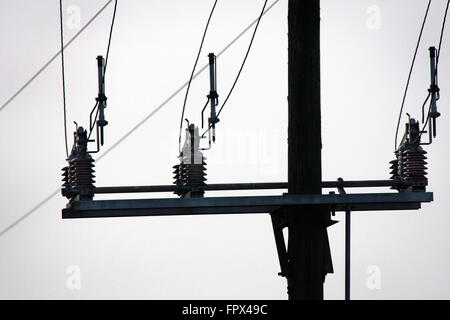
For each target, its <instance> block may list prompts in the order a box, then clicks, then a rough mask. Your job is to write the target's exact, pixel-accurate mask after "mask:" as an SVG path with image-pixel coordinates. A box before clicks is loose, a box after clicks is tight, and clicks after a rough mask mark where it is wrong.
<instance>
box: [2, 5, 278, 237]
mask: <svg viewBox="0 0 450 320" xmlns="http://www.w3.org/2000/svg"><path fill="white" fill-rule="evenodd" d="M111 1H112V0H110V1H109V2H108V3H107V4H106V5H105V6H104V7H103V8H102V9H101V10H100V11H99V12H98V13H97V14H96V15H95V16H94V17H93V18H92V19H91V20H90V21H89V22H88V23H87V24H86V25H85V26H84V27H83V29H82V30H84V28H86V27H87V25H88V24H89V23H91V22H92V21H93V20H94V19H95V18H96V17H97V16H98V15H99V14H100V13H101V11H103V10H104V9H105V8H106V6H107V5H108V4H109V3H110V2H111ZM279 1H280V0H275V1H273V2H272V4H271V5H270V6H269V7H267V10H266V11H265V12H264V14H266V13H267V12H269V10H271V9H272V8H273V7H274V6H275V5H276V4H277V3H278V2H279ZM256 22H257V19H255V20H254V21H252V22H251V23H250V24H249V25H248V26H247V27H246V28H245V29H243V30H242V31H241V32H240V33H239V34H238V35H237V36H236V37H235V38H234V39H233V40H231V41H230V42H229V43H228V44H227V45H226V46H225V47H223V49H222V50H221V51H220V52H219V53H218V54H217V57H219V56H221V55H222V54H223V53H225V52H226V51H227V50H228V49H229V48H231V47H232V46H233V45H234V44H235V43H236V42H237V41H238V40H239V39H240V38H241V37H242V36H243V35H244V34H246V32H247V31H248V30H249V29H250V28H251V27H252V26H253V25H254V24H255V23H256ZM78 34H79V33H78ZM75 37H76V36H75ZM75 37H74V38H75ZM74 38H72V40H71V41H73V40H74ZM69 43H70V41H69ZM69 43H68V44H69ZM68 44H66V47H67V46H68ZM58 54H59V53H58ZM53 60H54V59H53ZM53 60H51V61H53ZM51 61H50V62H51ZM208 66H209V64H205V65H204V66H203V67H202V68H201V69H200V70H199V71H197V72H196V73H195V75H194V77H193V79H195V78H197V77H198V76H199V75H200V74H201V73H202V72H203V71H205V70H206V69H207V68H208ZM44 67H45V66H44ZM187 85H188V83H187V82H185V83H184V84H183V85H181V86H180V87H179V88H178V89H176V90H175V91H174V92H173V93H172V94H171V95H170V96H168V97H167V98H166V100H164V101H163V102H162V103H161V104H160V105H159V106H158V107H156V108H155V109H154V110H153V111H152V112H150V113H149V114H148V115H147V116H145V118H143V119H142V120H141V121H139V122H138V123H137V124H136V125H135V126H134V127H133V128H131V129H130V130H129V131H128V132H127V133H125V134H124V135H123V136H122V137H121V138H120V139H119V140H117V141H116V142H115V143H114V144H113V145H112V146H110V147H109V148H108V149H106V150H105V151H103V153H102V154H101V155H100V156H99V157H98V158H97V159H96V163H98V162H99V161H101V160H102V159H103V158H104V157H105V156H106V155H108V154H109V153H110V152H111V151H113V150H114V149H115V148H117V147H118V146H119V145H120V144H121V143H122V142H124V141H125V140H126V139H127V138H128V137H130V136H131V135H132V134H133V133H134V132H136V130H138V129H139V128H140V127H141V126H143V125H144V123H146V122H147V121H148V120H149V119H151V118H152V117H153V116H154V115H155V114H156V113H157V112H158V111H160V110H162V108H163V107H165V106H167V105H168V103H169V102H170V101H172V100H173V99H174V98H175V97H176V96H177V95H178V94H179V93H180V92H181V91H182V90H183V89H184V88H185V87H186V86H187ZM0 110H1V109H0ZM60 193H61V188H59V187H58V188H57V189H56V190H55V191H53V192H52V193H50V194H49V195H48V196H47V197H46V198H45V199H42V201H41V202H39V203H38V204H36V205H35V206H34V207H33V208H31V209H30V210H28V211H27V212H26V213H25V214H23V215H22V216H20V217H19V218H18V219H17V220H15V221H14V222H13V223H11V224H10V225H8V226H7V227H6V228H4V229H3V230H1V231H0V238H1V237H3V236H4V235H5V234H6V233H8V232H9V231H11V230H12V229H13V228H15V227H16V226H18V225H19V224H20V223H21V222H22V221H24V220H25V219H26V218H28V217H30V216H31V215H32V214H33V213H35V212H36V211H37V210H39V209H40V208H42V206H44V205H45V204H46V203H48V202H49V201H50V200H51V199H53V197H55V196H56V195H57V194H60Z"/></svg>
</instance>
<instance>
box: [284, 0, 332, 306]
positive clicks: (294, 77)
mask: <svg viewBox="0 0 450 320" xmlns="http://www.w3.org/2000/svg"><path fill="white" fill-rule="evenodd" d="M288 37H289V40H288V45H289V50H288V54H289V66H288V79H289V85H288V86H289V88H288V92H289V93H288V94H289V96H288V101H289V102H288V103H289V128H288V144H289V146H288V191H289V194H321V192H322V191H321V190H322V189H321V181H322V172H321V149H322V143H321V119H320V0H308V1H301V0H289V11H288ZM327 214H328V213H327V211H326V209H325V208H321V207H319V206H311V207H308V208H302V209H300V208H298V207H297V208H296V207H290V208H288V217H289V220H290V223H289V240H288V241H289V242H288V259H289V275H288V277H287V278H288V294H289V299H293V300H297V299H323V283H324V281H325V275H326V274H327V273H332V272H333V268H332V263H331V255H330V249H329V244H328V235H327V229H326V228H327V219H328V221H329V214H328V218H327V216H326V215H327Z"/></svg>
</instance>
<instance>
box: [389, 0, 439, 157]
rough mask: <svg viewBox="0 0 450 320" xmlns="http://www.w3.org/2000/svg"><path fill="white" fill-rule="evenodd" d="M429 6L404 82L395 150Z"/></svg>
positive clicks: (428, 9)
mask: <svg viewBox="0 0 450 320" xmlns="http://www.w3.org/2000/svg"><path fill="white" fill-rule="evenodd" d="M430 5H431V0H428V5H427V9H426V11H425V16H424V18H423V22H422V27H421V28H420V33H419V38H418V39H417V44H416V49H415V51H414V56H413V59H412V62H411V67H410V69H409V75H408V80H407V81H406V87H405V91H404V93H403V99H402V104H401V107H400V112H399V114H398V121H397V128H396V130H395V143H394V148H395V150H397V138H398V130H399V128H400V121H401V118H402V114H403V108H404V106H405V101H406V95H407V93H408V88H409V82H410V80H411V75H412V72H413V69H414V64H415V62H416V56H417V51H418V50H419V45H420V40H421V39H422V34H423V29H424V28H425V24H426V21H427V17H428V12H429V11H430Z"/></svg>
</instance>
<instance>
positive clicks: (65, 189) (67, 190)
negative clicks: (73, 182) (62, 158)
mask: <svg viewBox="0 0 450 320" xmlns="http://www.w3.org/2000/svg"><path fill="white" fill-rule="evenodd" d="M62 172H63V173H62V176H63V178H62V182H63V185H62V188H61V193H62V195H63V196H64V197H66V198H67V199H70V197H71V195H70V194H71V186H70V183H69V167H68V166H67V167H64V168H62Z"/></svg>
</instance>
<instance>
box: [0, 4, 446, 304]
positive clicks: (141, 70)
mask: <svg viewBox="0 0 450 320" xmlns="http://www.w3.org/2000/svg"><path fill="white" fill-rule="evenodd" d="M263 2H264V1H263V0H246V1H239V0H224V1H220V0H219V1H218V4H217V7H216V11H215V13H214V16H213V19H212V21H211V25H210V29H209V31H208V34H207V36H206V40H205V46H204V49H203V53H202V55H201V57H200V61H199V67H200V66H203V65H204V64H206V63H207V61H208V60H207V54H208V53H209V52H215V53H218V52H220V51H221V50H222V49H223V48H224V47H225V46H226V45H227V44H228V43H229V42H230V41H231V40H233V39H234V38H235V37H236V36H237V35H238V34H239V33H240V32H241V31H242V30H243V29H244V28H246V27H247V26H248V25H249V23H250V22H251V21H253V20H254V19H255V18H256V17H257V15H258V14H259V12H260V10H261V8H262V5H263ZM105 3H106V1H105V0H103V1H99V0H95V1H87V0H70V1H64V19H65V27H64V35H65V39H66V42H67V41H68V40H69V39H70V38H71V37H72V36H74V35H75V34H76V32H78V31H79V29H80V28H81V27H82V26H83V25H84V24H85V23H87V22H88V21H89V19H90V18H91V17H92V16H93V15H94V14H95V13H96V12H97V11H98V10H100V8H101V7H102V6H103V5H104V4H105ZM271 3H272V1H270V0H269V4H268V5H270V4H271ZM212 4H213V1H212V0H195V1H181V0H170V1H142V0H141V1H139V0H129V1H119V4H118V8H117V17H116V23H115V27H114V34H113V39H112V44H111V52H110V58H109V59H110V60H109V62H108V72H107V75H106V95H107V97H108V108H107V109H106V118H107V120H108V121H109V125H108V126H107V127H106V128H105V135H106V137H105V139H106V142H105V146H104V148H103V151H105V150H107V149H108V148H109V147H111V146H112V145H113V144H114V143H115V142H116V141H118V140H119V139H120V138H121V137H123V136H124V135H125V134H126V133H127V132H129V131H130V130H131V129H132V128H133V127H134V126H136V125H137V124H138V123H140V121H141V120H143V119H144V118H146V117H147V116H148V115H149V114H151V113H152V111H153V110H155V109H156V108H158V106H160V105H161V103H163V102H164V101H165V100H166V99H167V98H168V97H170V96H171V95H172V94H173V93H174V92H175V91H176V90H177V89H178V88H180V87H181V86H182V85H183V84H184V83H185V82H186V81H187V80H188V78H189V75H190V71H191V69H192V65H193V63H194V60H195V56H196V53H197V50H198V46H199V43H200V39H201V35H202V32H203V28H204V25H205V23H206V19H207V17H208V15H209V11H210V9H211V6H212ZM287 4H288V1H287V0H280V1H279V2H278V3H277V4H276V5H275V6H274V7H273V8H272V9H271V10H270V11H269V12H268V13H267V15H265V16H264V18H263V19H262V21H261V24H260V27H259V30H258V33H257V35H256V39H255V42H254V45H253V47H252V50H251V52H250V55H249V58H248V61H247V64H246V66H245V68H244V70H243V73H242V75H241V78H240V80H239V83H238V85H237V86H236V89H235V91H234V92H233V95H232V96H231V98H230V100H229V102H228V105H227V107H226V108H225V109H224V111H223V113H222V114H221V121H220V123H219V125H218V128H217V143H216V144H215V145H214V147H213V149H212V150H211V151H208V152H206V154H205V156H206V157H207V158H208V160H207V163H208V182H209V183H222V182H270V181H286V179H287V99H286V98H287ZM426 4H427V1H424V0H414V1H411V0H394V1H393V0H378V1H376V0H370V1H366V0H345V1H344V0H342V1H336V0H322V4H321V7H322V10H321V16H322V19H321V28H322V47H321V61H322V121H323V122H322V140H323V153H322V158H323V163H322V172H323V179H324V180H335V179H337V178H338V177H343V178H344V179H346V180H360V179H386V178H388V177H389V161H390V160H392V159H393V156H394V155H393V151H394V135H395V127H396V124H397V117H398V110H399V107H400V103H401V99H402V95H403V90H404V86H405V82H406V78H407V75H408V71H409V66H410V62H411V59H412V54H413V51H414V48H415V45H416V41H417V36H418V33H419V30H420V25H421V23H422V19H423V14H424V12H425V8H426ZM445 4H446V1H444V0H435V1H433V3H432V6H431V9H430V14H429V20H428V23H427V25H426V28H425V30H424V35H423V39H422V44H421V46H420V49H419V52H418V56H417V61H416V65H415V69H414V73H413V77H412V82H411V86H410V91H409V94H408V98H407V101H406V106H405V112H409V113H410V114H411V116H413V117H415V118H416V119H420V115H421V111H420V107H421V104H422V102H423V99H424V98H425V96H426V94H427V88H428V86H429V83H430V79H429V78H430V76H429V58H428V47H429V46H437V45H438V41H439V32H440V28H441V23H442V18H443V14H444V8H445ZM112 9H113V2H112V3H111V4H110V5H109V6H108V7H107V9H106V10H105V11H103V12H102V13H101V15H99V16H98V18H97V19H96V20H95V21H94V22H93V23H92V24H91V25H90V26H89V27H88V28H87V29H86V30H85V31H84V32H83V33H82V34H81V35H80V36H79V37H78V38H77V39H76V40H75V41H74V42H73V43H72V44H71V45H70V46H69V47H68V48H67V50H66V51H65V58H66V91H67V112H68V122H67V124H68V129H69V132H68V136H69V138H70V137H71V136H72V131H73V130H74V128H75V126H74V124H73V121H76V122H77V123H78V124H79V125H83V126H86V125H87V124H88V117H89V112H90V110H91V108H92V107H93V104H94V102H95V100H94V99H95V96H96V95H97V74H96V73H97V70H96V60H95V58H96V56H97V55H105V53H106V46H107V40H108V34H109V27H110V21H111V16H112V12H113V10H112ZM0 11H1V12H3V13H4V14H3V17H2V20H1V21H0V30H2V31H0V37H1V38H0V41H1V43H2V48H3V49H2V50H0V70H1V73H0V87H1V88H2V89H1V91H0V104H3V103H4V102H5V101H7V100H8V98H10V97H11V96H12V95H13V94H14V93H15V92H16V91H17V90H18V89H19V88H20V87H21V86H22V85H23V84H24V83H25V82H26V81H27V80H28V79H29V78H30V77H31V76H32V75H33V74H34V73H35V72H36V71H37V70H39V68H40V67H41V66H42V65H44V64H45V63H46V62H47V61H48V60H49V59H50V58H51V57H52V56H53V55H54V54H55V53H56V52H58V50H59V2H58V1H56V0H52V1H50V0H41V1H26V0H18V1H1V2H0ZM447 31H448V32H450V30H447ZM250 36H251V30H250V32H248V33H246V35H245V36H244V37H242V38H241V39H240V40H239V41H238V42H236V43H235V44H234V45H233V46H232V47H231V48H229V49H228V50H227V51H226V52H225V53H224V54H223V55H222V56H220V57H219V58H218V92H219V95H220V96H221V97H222V98H223V97H225V95H226V94H227V92H228V90H229V88H230V86H231V84H232V82H233V80H234V77H235V75H236V72H237V71H238V68H239V66H240V63H241V61H242V58H243V56H244V54H245V50H246V49H247V45H248V42H249V39H250ZM449 57H450V34H449V33H447V34H445V36H444V42H443V47H442V54H441V60H440V73H439V75H440V79H439V80H440V82H439V84H440V88H441V100H440V101H439V103H438V108H439V110H440V112H441V113H442V116H441V117H440V118H439V119H438V128H437V130H438V137H437V139H436V141H435V142H434V143H433V145H431V146H427V147H426V148H425V149H426V150H427V151H428V157H429V161H428V162H429V165H428V167H429V188H428V189H429V190H430V191H433V192H434V197H435V201H434V202H433V203H431V204H424V205H423V209H422V210H420V211H402V212H370V213H366V212H357V213H354V214H353V220H352V297H353V298H354V299H399V298H405V299H449V298H450V286H449V284H450V274H449V272H448V270H450V258H449V256H448V252H449V250H450V236H449V235H448V227H449V224H450V210H449V209H450V197H448V194H447V192H448V190H449V187H450V171H449V169H448V167H447V166H448V164H449V161H448V158H449V157H450V152H449V148H448V139H449V138H450V128H449V125H448V124H449V121H448V119H449V116H448V108H447V107H448V106H449V103H450V99H449V95H450V76H449V68H450V63H449V61H450V59H449ZM61 88H62V87H61V66H60V59H57V60H55V61H54V62H53V63H52V64H51V65H50V66H49V67H48V68H47V69H45V71H44V72H42V73H41V74H40V76H39V77H38V78H36V79H35V81H33V82H32V83H31V84H30V85H29V86H28V87H27V88H26V89H25V90H24V91H23V92H22V93H21V94H20V95H18V96H17V98H16V99H14V100H13V101H12V102H11V103H10V104H8V105H7V106H6V107H5V108H4V109H3V110H2V111H1V112H0V132H1V134H0V146H1V148H2V157H0V168H1V169H0V173H1V174H0V179H1V183H0V192H1V199H2V201H1V202H0V213H1V215H0V232H1V230H4V229H5V228H7V227H8V226H10V225H11V224H12V223H14V222H15V221H17V220H18V219H19V218H21V217H22V216H24V215H25V214H27V212H30V210H31V209H33V208H34V207H35V206H36V205H38V204H39V203H41V202H42V201H43V200H45V199H46V198H47V197H49V196H50V195H51V194H52V193H54V192H55V191H56V190H58V188H59V187H60V185H61V181H60V180H61V171H60V170H61V168H62V167H63V166H65V150H64V126H63V111H62V110H63V109H62V90H61ZM208 90H209V82H208V75H207V73H203V74H201V75H200V76H199V77H198V78H197V79H196V80H195V82H194V83H193V85H192V87H191V91H190V96H189V100H188V104H187V112H186V117H187V118H188V119H189V120H190V121H191V122H194V123H196V124H199V122H200V110H201V108H202V107H203V104H204V102H205V100H206V95H207V94H208ZM183 98H184V90H183V91H181V92H180V93H179V94H178V95H176V96H175V98H174V99H173V100H171V101H170V102H169V103H167V104H166V105H165V106H164V107H163V108H161V109H160V110H159V111H158V112H157V113H155V114H154V115H153V116H152V117H151V118H149V119H148V121H146V122H145V123H143V124H142V126H140V127H139V128H138V129H137V130H136V131H134V132H133V133H132V134H131V135H129V136H128V137H127V138H126V139H125V140H124V141H123V142H122V143H121V144H119V145H118V146H117V147H115V148H114V149H113V150H112V151H111V152H109V153H108V154H107V155H106V156H105V157H104V158H102V159H101V160H100V161H98V163H97V167H96V176H97V177H96V181H97V182H96V185H97V186H111V185H153V184H169V183H172V166H173V165H174V164H176V162H177V159H176V156H177V152H178V144H177V139H178V126H179V118H180V112H181V107H182V103H183ZM405 121H406V116H403V118H402V124H401V127H400V128H401V132H400V135H402V134H403V128H404V122H405ZM69 145H70V146H71V145H72V140H71V139H70V140H69ZM100 155H101V153H100ZM95 157H98V155H97V156H95ZM328 191H329V190H324V192H328ZM377 191H382V192H387V191H389V189H380V190H378V189H376V190H352V192H377ZM281 192H282V191H277V192H263V191H259V192H255V191H253V192H241V193H236V192H235V193H232V192H227V193H220V192H216V193H209V194H207V196H212V195H218V196H219V195H242V194H269V193H270V194H280V193H281ZM131 196H134V195H125V196H121V197H122V198H124V197H125V198H127V197H131ZM154 196H155V195H136V196H134V197H136V198H137V197H154ZM157 196H158V197H160V196H162V195H157ZM163 196H165V197H172V196H173V195H171V194H167V195H163ZM96 198H97V199H106V198H119V196H112V195H108V196H105V195H103V196H101V197H96ZM66 203H67V199H65V198H63V197H62V196H61V195H60V194H59V193H58V194H56V195H55V196H53V197H51V198H50V200H49V201H47V202H45V204H44V205H42V206H41V207H40V208H39V209H38V210H35V211H33V213H32V214H30V215H29V216H28V217H27V218H26V219H24V220H23V221H21V222H20V223H19V224H17V225H16V226H14V227H13V228H11V229H10V230H9V231H8V232H6V233H4V234H3V235H2V236H1V237H0V257H1V258H0V298H3V299H11V298H19V299H24V298H32V299H54V298H58V299H80V298H81V299H91V298H94V299H109V298H125V299H129V298H138V299H183V298H186V299H286V298H287V296H286V281H285V279H284V278H280V277H278V276H277V273H278V272H279V271H280V270H279V263H278V258H277V253H276V248H275V242H274V239H273V233H272V226H271V221H270V217H269V215H267V214H260V215H240V216H199V217H142V218H116V219H112V218H111V219H95V220H94V219H87V220H62V219H61V209H62V208H63V207H64V206H65V205H66ZM336 218H337V219H338V220H340V221H342V222H340V223H338V224H336V225H334V226H332V227H330V228H329V235H330V243H331V250H332V255H333V262H334V269H335V273H334V274H331V275H328V276H327V278H326V283H325V298H326V299H343V297H344V223H343V216H342V213H338V214H337V216H336ZM374 277H376V279H375V278H374Z"/></svg>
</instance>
